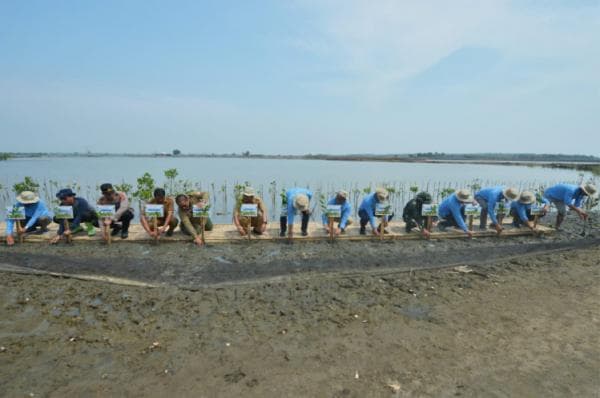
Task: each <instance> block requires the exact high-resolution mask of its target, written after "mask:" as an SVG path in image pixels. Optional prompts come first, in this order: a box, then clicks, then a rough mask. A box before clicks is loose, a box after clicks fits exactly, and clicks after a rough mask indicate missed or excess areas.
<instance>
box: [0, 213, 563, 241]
mask: <svg viewBox="0 0 600 398" xmlns="http://www.w3.org/2000/svg"><path fill="white" fill-rule="evenodd" d="M511 221H512V220H511V219H510V218H505V219H504V231H502V234H501V235H499V236H498V237H499V238H504V237H511V236H527V235H531V234H532V233H531V231H530V230H529V228H526V227H523V228H513V227H512V225H511V224H510V222H511ZM388 225H389V226H388V229H389V231H390V233H389V235H388V234H386V236H385V239H386V240H406V239H424V238H423V236H422V235H421V233H420V232H419V231H417V230H413V231H412V232H410V233H406V232H405V225H404V222H398V221H396V222H390V223H389V224H388ZM48 229H49V230H50V232H49V233H46V234H43V235H33V234H28V235H27V238H26V240H25V241H26V242H38V243H40V242H48V241H49V240H50V239H51V238H52V237H53V236H54V235H55V234H56V231H57V229H58V226H57V225H56V224H51V225H49V226H48ZM538 229H539V231H540V233H541V234H550V233H553V232H554V231H555V230H554V229H552V228H549V227H546V226H542V225H538ZM433 230H434V231H433V232H432V233H431V239H455V238H464V239H466V238H465V234H464V233H463V232H462V231H460V230H457V229H453V228H448V231H447V232H439V231H436V228H433ZM0 231H1V232H0V233H1V235H0V241H2V242H4V241H6V237H5V231H6V224H5V223H0ZM205 236H206V242H207V243H228V242H247V241H248V238H247V237H243V236H240V234H239V232H238V231H237V229H236V228H235V226H234V225H233V224H215V225H214V228H213V230H212V231H206V233H205ZM493 236H496V231H495V230H494V229H489V230H487V231H480V230H479V229H477V228H476V229H475V231H473V237H476V238H477V237H493ZM284 239H287V237H286V238H281V237H279V225H278V224H277V223H270V224H269V227H268V228H267V230H266V231H265V233H264V234H263V235H254V234H253V235H252V240H253V241H278V240H284ZM328 239H330V236H329V234H328V233H327V231H326V230H325V228H324V227H323V225H322V224H321V223H315V222H311V223H309V226H308V236H302V235H301V234H299V233H298V234H294V240H297V241H321V240H322V241H325V240H328ZM152 240H153V239H151V238H150V236H148V234H147V233H146V231H144V229H143V228H142V226H141V225H139V224H132V225H131V227H130V228H129V238H128V239H120V238H117V239H114V240H113V241H112V242H113V243H121V242H150V241H152ZM160 240H161V241H163V242H181V241H191V237H189V236H186V235H184V234H183V233H181V232H180V231H176V232H175V233H174V234H173V236H172V237H166V236H163V237H161V239H160ZM336 240H350V241H355V240H374V241H375V240H379V239H378V237H376V236H374V235H372V234H371V232H370V231H368V232H367V235H360V233H359V226H358V225H352V226H349V227H348V228H346V232H345V233H344V234H342V235H339V236H337V237H336ZM73 241H74V242H101V241H103V238H102V234H101V233H100V234H96V236H93V237H88V236H87V234H86V233H85V231H84V232H81V233H78V234H76V235H74V236H73Z"/></svg>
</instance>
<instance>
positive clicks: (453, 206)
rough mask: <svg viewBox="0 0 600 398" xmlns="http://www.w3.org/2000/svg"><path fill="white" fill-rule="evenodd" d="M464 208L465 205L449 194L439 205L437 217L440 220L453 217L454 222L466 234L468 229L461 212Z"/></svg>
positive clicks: (454, 195)
mask: <svg viewBox="0 0 600 398" xmlns="http://www.w3.org/2000/svg"><path fill="white" fill-rule="evenodd" d="M463 207H465V204H464V203H463V202H461V201H460V200H458V198H457V197H456V194H454V193H453V194H451V195H450V196H447V197H446V199H444V200H443V201H442V203H440V207H439V208H438V216H440V218H448V217H449V216H452V217H454V221H456V224H458V226H459V227H460V229H462V230H463V231H465V232H467V231H468V228H467V225H466V224H465V220H464V219H463V218H462V214H461V212H460V211H461V210H462V208H463Z"/></svg>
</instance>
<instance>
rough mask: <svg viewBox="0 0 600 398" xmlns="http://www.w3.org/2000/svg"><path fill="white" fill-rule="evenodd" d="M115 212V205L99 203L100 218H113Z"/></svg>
mask: <svg viewBox="0 0 600 398" xmlns="http://www.w3.org/2000/svg"><path fill="white" fill-rule="evenodd" d="M115 212H116V210H115V205H98V206H97V208H96V214H98V218H113V217H114V215H115Z"/></svg>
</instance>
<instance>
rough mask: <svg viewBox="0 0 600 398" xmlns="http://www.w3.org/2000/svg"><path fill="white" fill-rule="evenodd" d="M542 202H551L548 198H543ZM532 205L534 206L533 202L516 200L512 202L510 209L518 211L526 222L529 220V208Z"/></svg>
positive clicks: (545, 203)
mask: <svg viewBox="0 0 600 398" xmlns="http://www.w3.org/2000/svg"><path fill="white" fill-rule="evenodd" d="M542 203H543V204H544V205H548V204H550V202H548V199H546V198H542ZM531 206H533V204H528V205H526V204H524V203H521V202H519V201H518V200H515V201H513V202H512V203H511V204H510V209H511V210H514V211H516V212H517V215H518V216H519V218H520V219H521V221H523V222H525V221H529V219H528V218H527V210H530V209H531Z"/></svg>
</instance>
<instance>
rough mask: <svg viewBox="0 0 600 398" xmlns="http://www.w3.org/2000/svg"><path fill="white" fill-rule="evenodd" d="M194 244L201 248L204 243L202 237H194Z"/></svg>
mask: <svg viewBox="0 0 600 398" xmlns="http://www.w3.org/2000/svg"><path fill="white" fill-rule="evenodd" d="M194 243H195V244H196V245H197V246H202V245H204V242H202V236H200V235H198V236H196V237H195V238H194Z"/></svg>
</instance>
